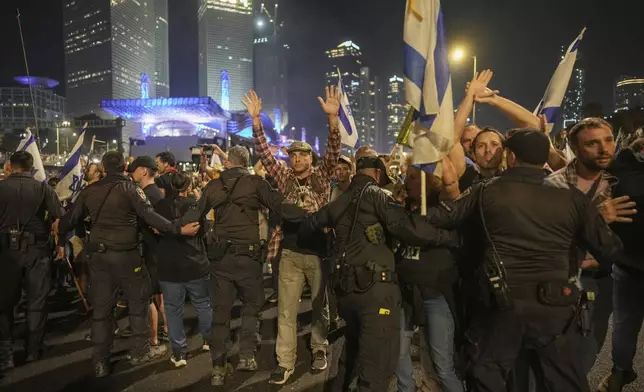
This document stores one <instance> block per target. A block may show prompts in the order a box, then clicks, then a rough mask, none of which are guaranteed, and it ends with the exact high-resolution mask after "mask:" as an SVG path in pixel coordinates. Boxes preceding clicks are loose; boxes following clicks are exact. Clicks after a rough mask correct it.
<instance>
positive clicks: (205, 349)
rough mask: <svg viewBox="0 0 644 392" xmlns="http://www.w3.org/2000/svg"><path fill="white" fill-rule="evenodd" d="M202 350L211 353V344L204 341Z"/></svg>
mask: <svg viewBox="0 0 644 392" xmlns="http://www.w3.org/2000/svg"><path fill="white" fill-rule="evenodd" d="M201 350H202V351H210V343H208V342H207V341H206V339H204V340H203V344H202V345H201Z"/></svg>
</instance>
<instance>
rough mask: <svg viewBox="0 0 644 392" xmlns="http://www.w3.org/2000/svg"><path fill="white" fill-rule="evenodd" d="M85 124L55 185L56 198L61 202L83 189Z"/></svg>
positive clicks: (73, 196)
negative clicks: (82, 152) (82, 163)
mask: <svg viewBox="0 0 644 392" xmlns="http://www.w3.org/2000/svg"><path fill="white" fill-rule="evenodd" d="M86 129H87V124H85V126H84V127H83V129H82V130H81V134H80V136H79V137H78V140H76V144H74V148H73V149H72V152H71V154H70V155H69V158H67V162H65V166H63V170H61V172H60V181H59V182H58V184H57V185H56V193H57V194H58V198H59V199H60V200H61V201H63V200H70V199H73V198H75V196H76V195H77V194H78V193H79V192H80V191H81V190H82V189H83V168H82V165H81V150H82V148H83V141H84V140H85V130H86Z"/></svg>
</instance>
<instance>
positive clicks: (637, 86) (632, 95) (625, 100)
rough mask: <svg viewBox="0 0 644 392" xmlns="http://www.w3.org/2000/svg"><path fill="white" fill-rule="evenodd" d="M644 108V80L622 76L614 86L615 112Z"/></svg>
mask: <svg viewBox="0 0 644 392" xmlns="http://www.w3.org/2000/svg"><path fill="white" fill-rule="evenodd" d="M635 107H644V78H636V77H632V76H622V77H620V78H619V80H618V81H617V83H616V84H615V111H616V112H617V111H620V110H628V109H629V108H635Z"/></svg>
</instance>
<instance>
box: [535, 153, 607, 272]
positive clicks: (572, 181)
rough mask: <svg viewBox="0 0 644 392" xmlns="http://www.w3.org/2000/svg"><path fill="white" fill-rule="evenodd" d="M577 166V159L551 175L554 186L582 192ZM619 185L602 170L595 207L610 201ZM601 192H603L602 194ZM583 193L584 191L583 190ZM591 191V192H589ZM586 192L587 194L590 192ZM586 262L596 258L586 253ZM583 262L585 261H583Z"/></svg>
mask: <svg viewBox="0 0 644 392" xmlns="http://www.w3.org/2000/svg"><path fill="white" fill-rule="evenodd" d="M576 165H577V159H573V160H572V161H571V162H570V163H568V164H567V165H566V166H565V167H563V168H561V169H559V170H557V171H556V172H554V173H552V174H551V175H549V176H548V179H550V181H551V182H552V183H553V184H556V185H559V186H561V187H562V188H563V187H575V188H577V189H579V190H582V189H580V188H579V175H578V174H577V169H576V168H575V167H576ZM616 183H617V178H615V177H613V176H612V175H610V174H609V173H608V172H606V171H604V170H602V171H601V182H600V183H599V187H598V188H597V191H596V192H595V194H594V195H593V198H592V203H593V204H594V205H598V204H600V203H601V202H603V201H605V200H607V199H610V198H611V197H612V191H611V188H612V187H613V186H614V185H615V184H616ZM600 190H601V192H600ZM582 191H583V190H582ZM588 191H590V190H588ZM588 191H586V192H588ZM584 259H585V260H595V258H594V257H593V256H592V255H591V254H590V253H586V256H585V257H584ZM582 261H583V260H582Z"/></svg>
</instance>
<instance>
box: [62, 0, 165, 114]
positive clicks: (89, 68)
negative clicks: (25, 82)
mask: <svg viewBox="0 0 644 392" xmlns="http://www.w3.org/2000/svg"><path fill="white" fill-rule="evenodd" d="M157 8H158V9H159V10H160V11H161V13H157ZM160 17H162V18H164V20H165V21H166V22H167V0H146V1H144V0H140V1H139V0H65V1H64V3H63V19H64V27H63V29H64V39H65V83H66V87H67V103H66V106H67V110H68V113H69V114H71V115H72V116H82V115H85V114H88V113H101V112H100V104H101V100H103V99H118V98H137V97H139V96H140V80H141V75H142V74H147V75H150V77H152V76H155V78H154V83H151V85H150V97H156V96H157V94H156V87H157V86H159V87H160V89H161V90H163V89H165V90H166V92H165V93H164V92H163V91H161V94H167V85H168V82H167V80H168V74H167V69H168V68H167V66H166V67H165V70H159V69H160V68H161V69H163V67H160V68H159V67H158V66H157V64H165V65H167V57H168V54H167V48H168V44H167V33H166V34H157V26H159V27H161V25H159V24H157V23H158V19H159V18H160ZM166 24H167V23H166ZM159 30H161V28H160V29H159ZM165 30H166V32H167V27H166V28H165ZM157 39H158V40H159V42H157ZM157 58H164V60H160V62H157ZM157 70H159V71H158V72H157ZM164 73H165V75H164Z"/></svg>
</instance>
